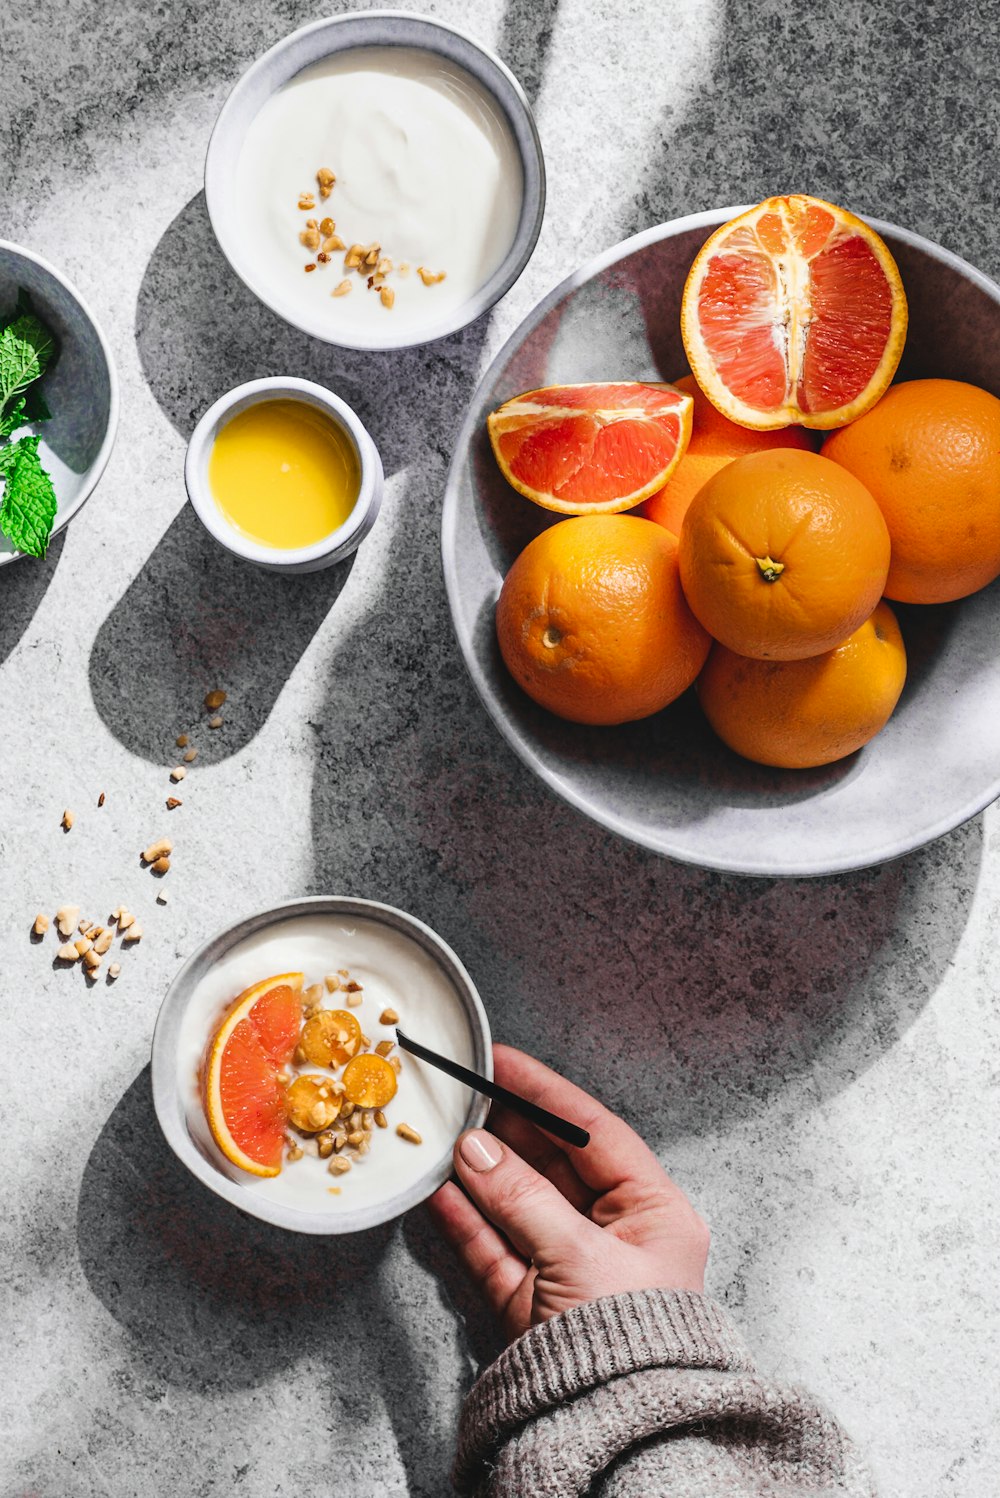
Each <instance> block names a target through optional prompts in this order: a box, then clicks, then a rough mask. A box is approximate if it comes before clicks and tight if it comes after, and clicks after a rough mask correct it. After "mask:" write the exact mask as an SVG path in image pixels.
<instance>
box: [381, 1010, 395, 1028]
mask: <svg viewBox="0 0 1000 1498" xmlns="http://www.w3.org/2000/svg"><path fill="white" fill-rule="evenodd" d="M378 1022H379V1024H380V1025H398V1024H399V1015H398V1014H397V1013H396V1011H395V1009H383V1010H382V1013H381V1014H380V1015H379V1017H378Z"/></svg>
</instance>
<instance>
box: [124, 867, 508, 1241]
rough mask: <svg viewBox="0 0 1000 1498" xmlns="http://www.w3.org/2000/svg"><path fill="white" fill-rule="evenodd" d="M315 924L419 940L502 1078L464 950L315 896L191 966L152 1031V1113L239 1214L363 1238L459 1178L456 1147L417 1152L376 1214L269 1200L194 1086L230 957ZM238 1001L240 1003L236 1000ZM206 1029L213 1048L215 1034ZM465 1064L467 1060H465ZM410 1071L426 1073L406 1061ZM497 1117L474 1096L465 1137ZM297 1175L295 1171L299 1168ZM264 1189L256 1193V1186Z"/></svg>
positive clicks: (373, 906) (284, 907) (357, 903)
mask: <svg viewBox="0 0 1000 1498" xmlns="http://www.w3.org/2000/svg"><path fill="white" fill-rule="evenodd" d="M312 916H334V917H335V918H337V919H344V920H351V919H354V920H359V919H367V920H370V921H374V922H376V923H378V924H382V925H385V926H386V927H388V928H389V929H390V930H392V931H393V932H397V933H401V934H402V935H403V936H405V937H406V938H408V939H409V940H410V941H412V942H414V943H415V944H416V946H417V947H418V948H419V949H420V950H421V951H422V953H424V954H426V955H427V956H428V957H429V958H430V959H431V961H432V962H433V963H434V964H435V966H436V967H437V968H438V969H439V970H440V972H441V974H442V975H443V977H444V978H445V980H446V981H447V983H448V984H449V985H450V987H451V988H452V990H453V991H454V993H455V996H456V998H457V1000H458V1004H459V1006H460V1008H461V1010H462V1012H463V1014H464V1016H465V1020H466V1022H467V1025H468V1040H469V1048H468V1051H467V1056H468V1057H469V1059H468V1061H467V1064H468V1065H470V1066H471V1067H472V1068H473V1069H474V1070H475V1071H477V1072H479V1073H480V1074H481V1075H483V1076H485V1077H488V1078H492V1076H493V1047H492V1039H491V1036H490V1026H489V1021H488V1019H487V1017H486V1011H485V1009H484V1008H483V1003H482V1000H481V999H480V997H479V993H478V991H477V989H476V986H475V984H474V983H473V981H472V979H471V977H470V976H469V973H468V972H467V971H466V969H465V967H464V966H463V964H462V962H461V961H460V960H459V958H458V957H457V956H456V954H455V952H454V951H453V950H452V949H451V947H450V946H449V945H448V944H447V942H445V941H444V940H443V939H442V938H441V937H440V936H438V935H437V933H436V932H435V931H432V930H431V928H430V927H429V926H426V925H425V924H424V923H423V921H420V920H418V919H417V918H416V917H415V916H412V915H408V914H407V913H406V911H403V910H398V909H396V908H395V906H392V905H384V904H381V903H380V902H378V901H376V900H362V899H355V898H353V897H351V896H347V895H316V896H311V897H303V898H302V899H297V900H288V901H285V902H284V903H283V904H280V905H276V906H273V907H271V908H270V909H268V910H262V911H258V912H257V913H256V914H255V915H250V916H246V917H244V918H243V919H242V920H239V921H235V922H234V923H233V924H232V925H230V926H227V927H226V928H225V929H224V930H222V931H220V932H219V933H218V934H217V935H216V936H213V937H210V938H209V940H208V941H206V942H204V943H203V944H202V945H201V946H200V947H199V948H198V950H197V951H196V952H194V953H193V954H192V956H191V957H189V958H188V960H187V962H185V964H184V966H183V967H182V968H181V970H180V972H179V973H178V974H177V976H176V978H175V979H174V980H173V982H172V983H171V985H170V987H169V989H168V990H167V993H166V996H165V997H164V999H163V1003H162V1004H161V1005H160V1012H159V1015H158V1016H157V1020H156V1027H155V1029H154V1031H153V1046H152V1068H151V1069H152V1086H153V1106H154V1109H155V1111H156V1117H157V1119H158V1121H159V1124H160V1127H161V1129H162V1130H163V1134H164V1137H165V1138H166V1141H167V1143H168V1144H169V1145H170V1148H171V1149H172V1150H173V1152H174V1154H175V1155H176V1156H177V1158H178V1159H179V1160H180V1162H181V1164H182V1165H185V1166H186V1167H187V1168H188V1170H190V1172H191V1174H192V1175H193V1176H195V1177H196V1178H197V1179H198V1180H199V1181H201V1183H202V1184H203V1185H204V1186H207V1187H208V1189H209V1190H210V1191H214V1192H215V1194H216V1195H217V1196H220V1197H222V1198H223V1200H225V1201H228V1202H230V1203H231V1204H232V1205H233V1206H235V1207H239V1208H240V1210H241V1211H244V1212H248V1213H249V1214H250V1215H251V1216H253V1217H257V1218H260V1220H261V1221H263V1222H270V1223H273V1224H274V1225H275V1226H276V1227H281V1228H287V1229H289V1230H290V1231H292V1232H297V1233H311V1234H325V1235H340V1234H343V1233H355V1232H361V1231H363V1230H365V1229H368V1228H374V1227H378V1226H379V1225H380V1224H381V1223H384V1222H391V1221H392V1220H393V1219H394V1218H396V1217H400V1216H402V1214H403V1213H404V1212H408V1211H410V1209H411V1208H412V1207H416V1206H418V1205H419V1204H420V1203H421V1202H423V1201H425V1200H426V1199H427V1197H429V1196H431V1195H432V1194H433V1192H435V1191H436V1190H437V1189H438V1187H440V1186H442V1185H443V1184H444V1182H445V1181H446V1180H447V1179H448V1177H449V1176H450V1174H451V1169H452V1144H453V1143H454V1140H452V1141H451V1144H449V1146H448V1148H447V1149H446V1150H444V1151H442V1152H440V1153H438V1154H436V1155H433V1154H426V1155H423V1154H421V1152H420V1151H419V1150H417V1149H414V1152H413V1163H414V1176H413V1179H412V1180H411V1181H410V1182H409V1183H408V1184H407V1185H406V1187H405V1188H404V1189H402V1190H400V1191H399V1192H397V1193H396V1194H395V1195H393V1196H392V1197H391V1198H387V1199H385V1200H383V1201H382V1202H379V1203H375V1204H373V1205H371V1206H367V1207H365V1206H362V1207H358V1208H354V1209H352V1208H350V1207H349V1206H346V1205H344V1206H341V1205H340V1200H341V1199H338V1206H337V1208H336V1209H335V1210H331V1209H330V1208H328V1209H327V1210H326V1211H307V1210H303V1209H299V1208H297V1207H293V1206H290V1205H288V1204H287V1203H285V1202H282V1201H278V1200H275V1199H273V1198H272V1197H269V1196H268V1195H267V1194H266V1193H265V1192H262V1191H261V1190H260V1189H259V1186H260V1181H259V1180H258V1178H257V1177H254V1176H244V1175H243V1173H242V1172H241V1171H239V1170H237V1169H236V1168H235V1167H232V1166H228V1165H227V1162H226V1161H225V1159H224V1157H223V1156H222V1154H221V1152H220V1151H219V1150H218V1149H217V1148H216V1147H215V1145H214V1144H213V1142H212V1141H211V1137H210V1135H209V1134H208V1130H207V1124H206V1123H205V1120H204V1114H203V1110H202V1106H201V1102H200V1094H199V1093H198V1091H197V1089H196V1087H195V1085H194V1080H193V1078H188V1079H186V1080H185V1078H186V1071H187V1050H186V1038H185V1021H186V1016H187V1011H188V1008H189V1005H190V1004H191V1001H192V999H193V998H194V996H195V993H196V991H197V989H198V987H199V985H200V984H201V982H202V980H203V979H204V978H205V977H206V975H207V974H209V973H210V972H211V970H212V969H213V968H214V967H215V966H216V965H217V964H218V963H220V962H221V961H222V959H223V958H225V957H226V956H227V954H229V953H231V952H232V950H233V949H234V948H235V947H237V946H238V945H239V944H240V943H242V942H244V941H245V940H246V939H247V938H249V937H252V936H254V935H255V934H256V933H258V932H261V931H264V930H266V929H267V928H268V927H272V926H273V927H275V928H276V929H277V928H279V927H280V926H281V925H283V924H285V923H288V922H293V921H296V920H300V919H303V918H305V919H308V918H309V917H312ZM233 997H235V995H234V996H233ZM211 1030H212V1026H211V1024H210V1025H209V1026H208V1027H207V1028H206V1031H205V1043H206V1044H207V1041H208V1039H209V1036H210V1034H211ZM459 1059H462V1058H459ZM404 1064H405V1065H407V1066H409V1065H415V1066H420V1065H421V1064H422V1063H420V1062H414V1061H413V1060H412V1058H410V1057H407V1058H406V1062H405V1063H404ZM488 1110H489V1103H488V1100H487V1099H486V1098H484V1097H481V1096H480V1094H479V1093H475V1092H472V1091H470V1092H469V1099H468V1108H467V1110H466V1114H465V1118H464V1121H463V1123H462V1126H461V1129H458V1130H456V1132H455V1138H456V1139H457V1137H458V1135H459V1133H462V1132H464V1131H465V1130H466V1129H473V1128H478V1127H480V1126H481V1125H482V1124H483V1122H484V1121H485V1119H486V1114H487V1112H488ZM377 1142H378V1141H376V1143H375V1145H373V1147H372V1152H371V1155H370V1157H369V1159H368V1160H366V1162H365V1169H366V1170H367V1169H369V1168H371V1169H377ZM292 1168H294V1166H293V1167H292ZM255 1185H256V1187H257V1188H258V1189H254V1187H255Z"/></svg>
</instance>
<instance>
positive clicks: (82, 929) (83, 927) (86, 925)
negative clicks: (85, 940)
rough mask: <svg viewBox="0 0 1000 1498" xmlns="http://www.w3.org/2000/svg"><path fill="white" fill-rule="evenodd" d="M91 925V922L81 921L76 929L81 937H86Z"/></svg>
mask: <svg viewBox="0 0 1000 1498" xmlns="http://www.w3.org/2000/svg"><path fill="white" fill-rule="evenodd" d="M93 924H94V923H93V921H85V920H82V921H81V922H80V924H79V925H78V926H77V928H76V929H77V930H78V931H79V933H80V935H81V936H86V934H87V932H88V931H89V930H90V928H91V926H92V925H93Z"/></svg>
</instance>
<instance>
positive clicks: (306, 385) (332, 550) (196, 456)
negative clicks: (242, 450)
mask: <svg viewBox="0 0 1000 1498" xmlns="http://www.w3.org/2000/svg"><path fill="white" fill-rule="evenodd" d="M282 396H284V397H285V398H286V399H288V400H295V401H300V402H302V404H303V405H310V406H313V407H319V408H320V409H321V410H323V411H324V412H325V413H326V414H327V415H328V416H329V417H330V418H331V420H333V421H334V422H335V423H336V425H337V426H338V427H339V428H340V430H341V431H342V432H343V433H344V434H345V435H346V436H347V437H348V438H349V439H350V442H351V445H352V447H353V448H354V451H355V454H356V455H357V459H358V466H359V468H360V473H361V482H360V484H359V487H358V497H357V499H356V500H355V502H354V508H353V509H352V510H351V513H350V514H349V515H348V517H347V519H346V520H345V521H343V523H342V524H341V525H339V526H338V527H337V529H336V530H333V531H330V533H329V534H328V535H326V536H323V537H321V539H320V540H319V541H314V542H313V543H312V544H311V545H310V546H296V547H291V548H288V549H287V550H286V549H285V548H283V547H276V546H266V545H265V544H264V543H263V542H262V541H254V540H252V539H251V538H250V537H249V536H244V535H242V534H241V532H240V531H238V530H237V529H236V527H235V526H234V525H231V524H230V523H229V521H227V520H226V519H225V517H224V515H223V513H222V511H221V510H220V508H219V506H218V504H217V503H216V502H215V499H214V498H213V497H212V493H211V489H210V486H209V483H208V479H207V477H206V475H205V472H204V469H205V465H206V463H207V460H208V455H209V454H210V452H211V449H212V445H213V442H214V440H215V436H216V432H217V429H219V428H221V427H222V426H223V425H224V424H225V419H226V417H228V416H230V414H232V415H238V414H239V410H246V409H248V408H249V407H250V406H256V405H261V404H263V403H264V402H265V401H268V400H277V399H280V398H281V397H282ZM184 486H185V488H186V489H187V494H188V499H189V500H190V502H191V507H192V509H193V510H194V512H195V514H196V515H197V516H198V519H199V520H200V521H201V523H202V525H203V526H204V527H205V529H206V530H207V531H208V532H209V534H210V535H211V536H212V537H214V539H215V540H216V541H218V543H219V545H220V546H224V547H225V548H226V550H227V551H231V552H232V553H233V555H234V556H238V557H241V558H242V559H243V560H244V561H246V562H257V563H260V564H262V565H264V566H266V567H271V568H274V569H276V570H279V571H280V570H281V569H283V568H290V569H293V570H294V569H296V568H300V567H301V566H302V565H303V563H309V562H315V561H318V560H320V559H321V558H323V557H330V556H333V555H334V554H337V555H343V556H346V555H347V554H348V553H349V552H350V551H351V550H353V544H352V543H356V544H360V541H361V540H363V539H364V536H365V535H366V534H367V531H368V529H370V526H371V522H372V519H373V518H374V517H373V516H372V510H373V509H374V511H375V512H376V514H377V512H378V509H379V506H380V504H381V500H382V492H381V490H382V478H381V461H380V459H379V457H378V449H377V448H376V446H375V442H374V440H373V438H372V436H371V434H370V432H369V431H368V429H367V427H366V426H365V425H364V422H363V421H362V420H361V418H360V416H359V415H358V414H357V412H356V411H355V410H354V409H353V407H351V406H349V405H348V404H347V402H346V401H345V400H343V399H342V398H341V397H340V396H339V395H336V394H334V392H333V391H332V390H328V389H327V388H326V386H325V385H319V384H317V383H316V381H315V380H302V379H299V378H298V377H297V376H295V375H267V376H265V377H264V378H262V379H259V380H246V381H244V383H243V384H242V385H234V386H233V388H232V390H227V391H226V393H225V394H224V395H220V396H219V398H218V400H216V401H213V403H212V404H211V405H210V406H209V408H208V410H207V411H206V412H205V413H204V415H203V416H202V417H201V418H200V420H199V421H198V424H197V425H196V427H195V429H194V431H193V432H192V433H191V436H190V438H189V439H188V445H187V452H186V453H185V456H184ZM359 532H361V535H360V536H359V534H358V533H359Z"/></svg>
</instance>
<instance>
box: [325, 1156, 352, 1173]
mask: <svg viewBox="0 0 1000 1498" xmlns="http://www.w3.org/2000/svg"><path fill="white" fill-rule="evenodd" d="M326 1168H327V1170H328V1171H329V1172H330V1174H331V1175H332V1176H342V1175H346V1174H347V1172H348V1171H349V1170H350V1168H351V1162H350V1160H349V1159H348V1158H347V1156H346V1155H334V1156H333V1159H332V1160H331V1161H330V1163H329V1165H328V1166H327V1167H326Z"/></svg>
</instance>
